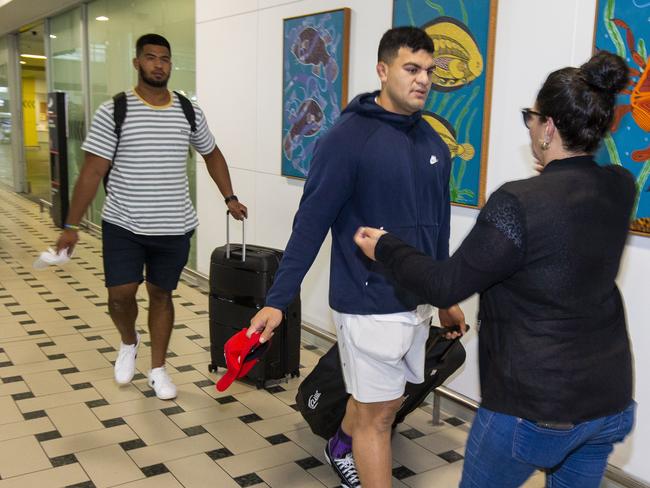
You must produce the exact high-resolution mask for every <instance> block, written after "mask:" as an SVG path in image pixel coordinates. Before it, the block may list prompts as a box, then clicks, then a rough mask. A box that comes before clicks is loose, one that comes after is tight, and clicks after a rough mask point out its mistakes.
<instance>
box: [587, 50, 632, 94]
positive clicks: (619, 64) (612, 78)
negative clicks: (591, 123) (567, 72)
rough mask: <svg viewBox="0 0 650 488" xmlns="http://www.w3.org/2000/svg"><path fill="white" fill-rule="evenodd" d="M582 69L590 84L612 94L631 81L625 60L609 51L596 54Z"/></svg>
mask: <svg viewBox="0 0 650 488" xmlns="http://www.w3.org/2000/svg"><path fill="white" fill-rule="evenodd" d="M580 69H581V70H582V72H583V75H584V78H585V81H586V82H587V84H588V85H590V86H592V87H594V88H595V89H597V90H602V91H604V92H608V93H611V94H612V95H616V94H617V93H618V92H620V91H621V90H622V89H623V88H625V87H626V85H627V84H628V82H629V74H628V73H629V71H628V67H627V64H626V63H625V60H624V59H623V58H621V57H620V56H617V55H616V54H612V53H610V52H608V51H599V52H598V53H596V54H594V55H593V56H592V57H591V59H590V60H589V61H587V62H586V63H585V64H583V65H582V66H581V67H580Z"/></svg>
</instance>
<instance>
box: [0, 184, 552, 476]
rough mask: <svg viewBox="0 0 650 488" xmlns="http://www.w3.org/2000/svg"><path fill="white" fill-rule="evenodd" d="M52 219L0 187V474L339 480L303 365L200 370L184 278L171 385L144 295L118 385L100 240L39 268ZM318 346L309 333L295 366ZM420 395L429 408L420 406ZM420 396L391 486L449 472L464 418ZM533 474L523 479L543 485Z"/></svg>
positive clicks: (400, 443)
mask: <svg viewBox="0 0 650 488" xmlns="http://www.w3.org/2000/svg"><path fill="white" fill-rule="evenodd" d="M57 234H58V232H57V230H56V229H55V228H54V227H53V226H52V225H51V223H50V218H49V215H48V214H47V213H43V214H41V213H39V209H38V206H37V205H35V204H34V203H32V202H30V201H28V200H26V199H24V198H22V197H20V196H18V195H15V194H13V193H11V192H8V191H6V190H4V189H0V378H1V379H2V382H1V383H0V453H2V454H0V478H1V479H0V488H5V487H34V486H38V487H42V488H47V487H55V486H56V487H62V486H75V487H94V486H96V487H109V486H122V487H132V488H136V487H137V488H147V487H154V486H155V487H156V488H166V487H179V486H184V487H188V488H190V487H191V488H195V487H196V488H200V487H217V488H228V487H233V488H236V487H240V486H254V487H264V486H270V487H282V488H291V487H296V488H308V487H323V486H327V487H333V486H338V484H337V478H336V476H335V475H334V473H333V472H332V471H331V469H330V468H329V466H327V465H326V464H324V463H325V460H324V458H323V452H322V450H323V441H322V440H321V439H320V438H318V437H316V436H314V435H313V434H312V433H311V432H310V430H309V428H308V427H307V425H306V424H305V422H304V421H303V420H302V417H301V416H300V414H299V413H298V412H296V411H295V409H294V397H295V390H296V388H297V387H298V384H299V381H300V379H298V378H297V379H292V380H290V381H288V382H287V383H281V384H280V385H279V386H276V387H272V388H270V389H269V390H256V389H255V388H254V387H252V386H249V385H246V384H244V383H240V382H238V383H235V384H233V386H232V387H231V388H230V389H228V390H227V391H226V392H224V393H218V392H217V391H216V390H215V387H214V383H215V381H216V380H217V379H218V377H219V374H218V373H209V372H208V363H209V361H210V354H209V352H207V351H206V349H207V348H208V345H209V339H208V337H209V333H208V317H207V297H206V296H205V293H203V292H201V291H200V290H199V289H197V288H195V287H192V286H188V285H187V284H181V285H180V287H179V288H178V290H177V292H176V293H175V295H174V301H175V305H176V316H177V318H176V325H175V330H174V334H173V337H172V341H171V344H170V353H169V359H168V369H169V370H170V372H171V375H172V377H173V379H174V381H175V383H176V384H177V385H178V387H179V394H178V398H177V399H176V400H174V401H161V400H158V399H157V398H155V396H153V395H152V391H151V390H150V388H149V387H148V386H147V385H146V380H145V377H144V374H143V373H145V372H146V371H147V369H148V363H149V358H150V351H149V348H148V342H147V341H148V339H149V337H148V333H147V331H146V325H145V324H146V322H145V320H146V305H147V303H146V300H145V298H146V297H145V295H144V294H140V298H139V302H140V306H141V307H142V310H141V311H140V312H141V313H140V315H139V318H138V324H139V328H140V332H141V333H142V334H143V341H144V342H143V345H142V346H141V348H140V351H139V355H138V361H137V366H138V370H139V372H140V374H138V375H137V376H136V379H135V380H134V381H133V383H132V384H131V385H128V386H123V387H118V386H117V385H116V384H115V383H114V382H113V379H112V375H113V373H112V361H114V360H115V356H116V348H117V347H118V345H119V337H118V334H117V332H116V330H115V328H114V327H113V325H112V323H111V321H110V318H109V317H108V315H107V312H106V294H105V289H104V285H103V282H102V264H101V253H100V247H99V241H98V240H97V239H95V238H93V237H92V236H89V235H88V234H87V233H83V234H82V242H80V244H79V245H78V247H77V251H76V252H75V256H74V258H73V260H72V261H71V262H70V263H68V264H67V265H65V267H62V268H60V269H46V270H42V271H39V270H35V269H33V268H32V263H33V261H34V259H35V258H36V257H37V255H38V254H39V253H40V251H42V250H45V249H46V248H47V247H48V246H49V245H52V243H53V242H54V240H55V236H56V235H57ZM320 354H321V353H320V351H318V350H317V349H315V348H314V347H313V346H310V345H303V349H302V351H301V366H302V369H301V374H302V375H303V376H304V375H305V374H307V373H308V372H309V371H310V369H311V368H313V366H314V364H315V363H316V362H317V361H318V358H319V356H320ZM427 409H428V412H427ZM430 417H431V415H430V406H429V407H427V406H425V407H424V408H421V409H418V410H416V411H415V412H414V413H413V414H411V415H410V416H409V417H408V418H407V419H406V422H405V423H404V424H402V425H400V426H399V428H398V433H397V434H395V436H394V440H393V448H394V468H393V474H394V478H393V486H396V487H405V486H408V487H426V488H436V487H445V488H446V487H453V486H457V484H458V479H459V476H460V472H461V468H462V460H463V446H464V444H465V440H466V438H467V432H468V430H469V426H468V425H467V424H465V423H463V422H462V421H458V419H449V418H448V419H446V421H445V422H444V423H443V425H441V426H434V425H432V423H431V420H430ZM542 485H543V480H542V479H541V478H540V477H539V476H536V477H535V478H534V479H533V480H531V481H529V483H528V484H527V485H526V486H527V487H529V488H539V487H541V486H542Z"/></svg>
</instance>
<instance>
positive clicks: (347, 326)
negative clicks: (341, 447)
mask: <svg viewBox="0 0 650 488" xmlns="http://www.w3.org/2000/svg"><path fill="white" fill-rule="evenodd" d="M333 316H334V322H335V324H336V333H337V337H338V345H339V352H340V355H341V366H342V369H343V377H344V379H345V389H346V390H347V392H348V393H349V394H350V395H352V397H353V398H354V399H355V400H357V401H358V402H361V403H377V402H386V401H390V400H396V399H397V398H400V397H401V396H402V395H403V394H404V387H405V386H406V382H407V381H408V382H410V383H422V382H423V381H424V354H425V344H426V341H427V338H428V337H429V319H428V318H427V319H426V320H424V321H422V322H420V323H419V324H413V323H407V322H394V321H383V320H377V318H376V317H373V316H370V315H348V314H341V313H338V312H336V311H334V313H333Z"/></svg>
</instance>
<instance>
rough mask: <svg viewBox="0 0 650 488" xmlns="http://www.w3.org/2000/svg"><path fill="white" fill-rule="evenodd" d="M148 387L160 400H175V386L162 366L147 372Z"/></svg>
mask: <svg viewBox="0 0 650 488" xmlns="http://www.w3.org/2000/svg"><path fill="white" fill-rule="evenodd" d="M149 386H150V387H151V388H153V391H155V392H156V396H157V397H158V398H160V399H161V400H171V399H172V398H176V385H174V383H172V379H171V378H170V377H169V375H168V374H167V370H165V367H164V366H161V367H160V368H154V369H152V370H151V371H149Z"/></svg>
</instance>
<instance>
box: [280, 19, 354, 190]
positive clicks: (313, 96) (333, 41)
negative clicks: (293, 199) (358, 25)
mask: <svg viewBox="0 0 650 488" xmlns="http://www.w3.org/2000/svg"><path fill="white" fill-rule="evenodd" d="M350 23H351V9H350V8H348V7H343V8H338V9H333V10H325V11H321V12H314V13H309V14H303V15H297V16H293V17H287V18H284V19H283V20H282V34H283V41H282V135H281V143H280V159H281V174H282V176H285V177H287V178H295V179H305V178H306V177H307V174H308V173H309V167H310V165H311V158H312V156H313V150H314V146H315V144H316V141H317V140H318V138H319V137H320V136H321V135H322V134H323V133H324V132H325V131H327V129H329V128H330V127H331V126H332V125H333V124H334V123H335V122H336V119H338V116H339V115H340V113H341V111H343V109H344V108H345V106H346V105H347V103H348V79H349V78H348V76H349V61H350Z"/></svg>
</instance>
